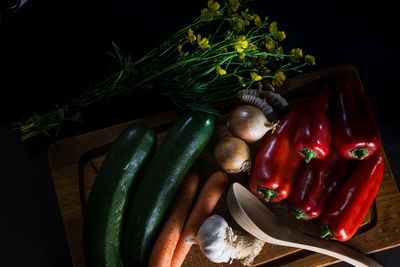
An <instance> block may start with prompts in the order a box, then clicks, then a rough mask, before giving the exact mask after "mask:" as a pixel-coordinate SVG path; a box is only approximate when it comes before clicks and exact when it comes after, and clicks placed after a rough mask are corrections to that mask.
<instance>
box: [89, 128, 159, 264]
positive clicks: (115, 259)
mask: <svg viewBox="0 0 400 267" xmlns="http://www.w3.org/2000/svg"><path fill="white" fill-rule="evenodd" d="M155 146H156V136H155V133H154V130H153V129H152V128H150V127H149V126H147V125H146V124H144V123H133V124H131V125H129V126H128V127H126V128H125V129H124V130H123V131H122V132H121V133H120V135H119V136H118V137H117V139H116V140H115V142H114V143H113V144H112V146H111V148H110V150H109V152H108V153H107V155H106V158H105V159H104V161H103V164H102V166H101V168H100V170H99V173H98V174H97V177H96V179H95V181H94V184H93V187H92V190H91V192H90V195H89V199H88V202H87V205H86V208H85V213H84V229H83V231H84V232H83V241H84V254H85V261H86V266H87V267H101V266H113V267H119V266H123V265H122V257H121V248H120V244H121V232H122V231H121V229H122V223H123V221H124V220H123V217H124V211H125V209H126V205H127V203H128V201H127V198H128V194H129V193H130V191H131V188H132V184H133V183H134V182H135V180H137V179H138V176H139V172H140V171H141V169H143V165H144V164H147V163H148V162H147V163H146V161H148V159H149V158H150V156H151V155H152V152H153V151H154V149H155Z"/></svg>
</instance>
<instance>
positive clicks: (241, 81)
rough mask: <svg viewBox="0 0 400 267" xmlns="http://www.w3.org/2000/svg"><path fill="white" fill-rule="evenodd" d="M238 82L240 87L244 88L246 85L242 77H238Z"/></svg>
mask: <svg viewBox="0 0 400 267" xmlns="http://www.w3.org/2000/svg"><path fill="white" fill-rule="evenodd" d="M238 81H239V83H240V85H241V86H242V87H246V83H245V82H244V81H243V78H242V77H238Z"/></svg>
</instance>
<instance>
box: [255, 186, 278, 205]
mask: <svg viewBox="0 0 400 267" xmlns="http://www.w3.org/2000/svg"><path fill="white" fill-rule="evenodd" d="M257 192H258V193H259V194H260V195H262V196H263V197H264V201H265V202H269V201H270V200H271V198H274V197H276V196H278V193H276V191H275V190H273V189H270V188H266V187H260V186H259V187H258V189H257Z"/></svg>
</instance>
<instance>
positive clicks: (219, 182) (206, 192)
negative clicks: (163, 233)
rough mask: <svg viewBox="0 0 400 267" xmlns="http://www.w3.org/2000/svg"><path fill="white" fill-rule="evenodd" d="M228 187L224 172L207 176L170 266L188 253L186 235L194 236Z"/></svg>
mask: <svg viewBox="0 0 400 267" xmlns="http://www.w3.org/2000/svg"><path fill="white" fill-rule="evenodd" d="M227 187H228V176H227V174H226V173H225V172H222V171H218V172H215V173H214V174H212V175H211V176H210V178H208V180H207V182H206V183H205V185H204V186H203V188H202V189H201V191H200V195H199V198H198V199H197V202H196V204H195V206H194V207H193V210H192V211H191V212H190V215H189V218H188V220H187V221H186V223H185V226H184V228H183V230H182V233H181V235H180V237H179V241H178V244H177V245H176V248H175V251H174V256H173V257H172V263H171V267H179V266H181V265H182V263H183V261H184V260H185V257H186V255H187V254H188V253H189V250H190V248H191V247H192V244H186V243H185V238H186V237H195V236H196V235H197V232H198V231H199V229H200V226H201V225H202V224H203V222H204V221H205V220H206V219H207V218H208V217H209V216H210V214H211V212H212V211H213V209H214V207H215V205H217V203H218V200H219V199H220V198H221V196H222V194H223V193H224V191H225V190H226V188H227Z"/></svg>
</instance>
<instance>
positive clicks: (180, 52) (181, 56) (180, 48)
mask: <svg viewBox="0 0 400 267" xmlns="http://www.w3.org/2000/svg"><path fill="white" fill-rule="evenodd" d="M178 52H179V57H178V59H183V58H184V57H186V56H187V55H189V52H183V51H182V45H181V44H178Z"/></svg>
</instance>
